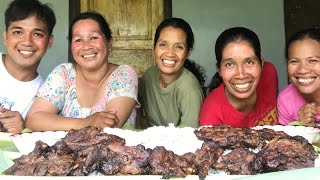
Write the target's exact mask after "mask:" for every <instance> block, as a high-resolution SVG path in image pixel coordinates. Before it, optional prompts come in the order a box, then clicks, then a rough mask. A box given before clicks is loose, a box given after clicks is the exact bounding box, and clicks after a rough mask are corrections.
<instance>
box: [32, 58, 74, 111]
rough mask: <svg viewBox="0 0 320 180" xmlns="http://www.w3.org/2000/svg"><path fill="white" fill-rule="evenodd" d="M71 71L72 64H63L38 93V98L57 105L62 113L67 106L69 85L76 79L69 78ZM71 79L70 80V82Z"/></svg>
mask: <svg viewBox="0 0 320 180" xmlns="http://www.w3.org/2000/svg"><path fill="white" fill-rule="evenodd" d="M70 69H73V65H72V64H71V63H63V64H61V65H59V66H57V67H56V68H55V69H54V70H53V71H52V72H51V73H50V74H49V75H48V77H47V78H46V79H45V81H44V83H43V85H42V86H41V87H40V88H39V90H38V92H37V97H41V98H44V99H46V100H48V101H50V102H52V103H53V104H55V105H56V106H57V107H58V108H59V110H60V111H61V110H62V108H63V106H64V104H65V95H66V94H67V92H66V91H67V89H68V88H67V87H66V86H67V85H68V84H70V83H71V84H72V83H73V82H72V81H74V79H75V77H74V76H73V78H68V74H69V73H70ZM68 79H69V80H68Z"/></svg>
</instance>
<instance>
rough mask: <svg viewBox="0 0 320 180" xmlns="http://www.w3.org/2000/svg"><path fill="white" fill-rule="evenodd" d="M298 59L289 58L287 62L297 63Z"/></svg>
mask: <svg viewBox="0 0 320 180" xmlns="http://www.w3.org/2000/svg"><path fill="white" fill-rule="evenodd" d="M298 63H299V61H298V60H297V59H289V60H288V64H298Z"/></svg>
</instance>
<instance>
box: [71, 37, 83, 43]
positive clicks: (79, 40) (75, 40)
mask: <svg viewBox="0 0 320 180" xmlns="http://www.w3.org/2000/svg"><path fill="white" fill-rule="evenodd" d="M81 41H82V39H80V38H77V39H74V40H73V42H81Z"/></svg>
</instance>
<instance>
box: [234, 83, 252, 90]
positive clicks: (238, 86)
mask: <svg viewBox="0 0 320 180" xmlns="http://www.w3.org/2000/svg"><path fill="white" fill-rule="evenodd" d="M249 85H250V83H245V84H234V86H235V87H236V88H239V89H245V88H247V87H248V86H249Z"/></svg>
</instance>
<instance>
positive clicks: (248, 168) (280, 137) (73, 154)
mask: <svg viewBox="0 0 320 180" xmlns="http://www.w3.org/2000/svg"><path fill="white" fill-rule="evenodd" d="M101 131H102V129H99V128H95V127H86V128H83V129H80V130H71V131H69V132H68V134H67V135H66V136H65V137H64V138H63V139H61V140H60V141H58V142H56V143H55V144H54V145H53V146H51V147H50V146H48V145H47V144H45V143H43V142H41V141H38V142H37V143H36V146H35V148H34V150H33V151H32V152H30V153H29V154H28V155H22V156H21V157H20V158H18V159H15V160H14V165H13V166H11V167H10V168H9V169H7V170H6V171H5V172H4V174H8V175H23V176H86V175H89V174H91V173H97V172H98V173H101V174H103V175H129V174H131V175H162V176H163V178H171V177H186V176H188V175H198V176H199V177H200V178H205V177H206V176H207V175H208V172H209V169H211V168H212V169H216V170H223V171H225V172H227V173H229V174H241V175H251V174H259V173H264V172H272V171H283V170H288V169H298V168H305V167H314V162H315V159H316V158H317V157H318V154H317V153H316V152H315V151H314V149H313V147H312V145H310V144H309V142H308V141H307V140H306V139H304V138H303V137H300V136H295V137H291V136H289V135H287V134H286V133H284V132H276V131H273V130H271V129H262V130H253V129H247V128H230V127H229V126H226V125H217V126H210V127H202V128H199V129H197V130H195V131H194V134H195V136H197V137H198V138H199V139H201V140H203V141H204V142H203V145H202V147H201V148H198V149H197V150H196V151H195V152H189V153H185V154H183V155H177V154H175V152H173V151H171V150H167V149H166V148H165V147H163V146H161V142H159V146H156V147H155V148H146V147H145V146H143V145H141V144H139V145H136V146H126V141H125V139H123V138H121V137H119V136H117V135H112V134H107V133H103V132H101ZM177 146H179V144H177ZM280 157H281V158H280Z"/></svg>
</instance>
